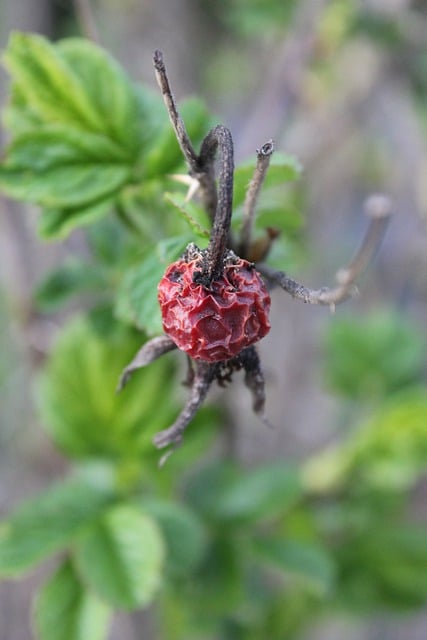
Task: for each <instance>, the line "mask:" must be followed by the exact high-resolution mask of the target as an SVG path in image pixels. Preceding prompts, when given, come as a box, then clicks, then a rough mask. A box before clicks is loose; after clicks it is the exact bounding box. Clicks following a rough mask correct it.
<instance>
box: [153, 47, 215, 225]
mask: <svg viewBox="0 0 427 640" xmlns="http://www.w3.org/2000/svg"><path fill="white" fill-rule="evenodd" d="M153 63H154V69H155V72H156V80H157V84H158V85H159V88H160V91H161V92H162V96H163V100H164V103H165V105H166V109H167V111H168V114H169V119H170V121H171V124H172V127H173V129H174V131H175V135H176V139H177V140H178V144H179V146H180V147H181V150H182V153H183V155H184V158H185V160H186V162H187V165H188V169H189V173H190V175H191V176H192V177H193V178H195V179H196V180H198V182H199V184H200V190H201V198H202V201H203V205H204V207H205V209H206V211H207V212H208V215H209V216H210V218H211V220H213V219H214V217H215V212H216V208H217V192H216V185H215V171H214V165H213V161H214V156H213V157H212V158H210V161H207V158H204V159H203V160H202V161H201V156H199V155H198V154H197V153H196V151H195V150H194V147H193V145H192V143H191V140H190V138H189V136H188V133H187V130H186V128H185V124H184V121H183V119H182V118H181V116H180V114H179V111H178V107H177V105H176V102H175V98H174V96H173V93H172V90H171V87H170V83H169V78H168V75H167V71H166V66H165V63H164V61H163V54H162V52H161V51H155V52H154V56H153Z"/></svg>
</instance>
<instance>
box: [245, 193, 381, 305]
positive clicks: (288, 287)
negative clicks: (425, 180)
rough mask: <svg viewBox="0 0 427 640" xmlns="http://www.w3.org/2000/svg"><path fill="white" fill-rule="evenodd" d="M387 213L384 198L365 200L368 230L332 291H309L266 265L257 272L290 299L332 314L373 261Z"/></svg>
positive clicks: (378, 196)
mask: <svg viewBox="0 0 427 640" xmlns="http://www.w3.org/2000/svg"><path fill="white" fill-rule="evenodd" d="M391 209H392V205H391V201H390V199H389V198H387V197H386V196H383V195H374V196H371V197H370V198H368V199H367V201H366V203H365V210H366V214H367V215H368V216H369V218H370V224H369V227H368V230H367V232H366V234H365V237H364V238H363V240H362V242H361V245H360V247H359V249H358V250H357V251H356V254H355V256H354V258H353V259H352V260H351V261H350V263H349V264H348V265H347V266H346V267H344V268H342V269H340V270H339V271H338V272H337V274H336V279H337V282H338V284H337V286H336V287H334V288H331V289H329V288H327V287H323V288H322V289H309V288H308V287H306V286H304V285H302V284H300V283H298V282H297V281H296V280H293V278H290V277H289V276H287V275H286V274H285V273H283V271H276V270H275V269H272V268H271V267H268V266H267V265H257V268H258V269H259V271H260V273H262V274H263V275H264V276H265V277H266V278H267V279H268V280H270V281H271V282H273V283H274V284H277V285H279V286H280V287H282V289H284V290H285V291H286V292H287V293H289V294H290V295H291V296H292V297H293V298H297V299H298V300H302V301H303V302H308V303H310V304H321V305H327V306H329V307H330V308H331V310H332V311H333V310H334V307H335V305H336V304H338V303H340V302H344V300H346V299H347V298H349V297H350V296H351V295H353V294H354V292H355V291H357V289H356V287H355V284H354V283H355V280H356V279H357V278H358V277H359V276H360V275H361V273H363V271H364V270H365V269H366V267H367V266H368V264H369V262H370V261H371V260H372V258H373V257H374V255H375V253H376V251H377V249H378V247H379V245H380V243H381V241H382V238H383V236H384V233H385V230H386V228H387V224H388V221H389V218H390V215H391Z"/></svg>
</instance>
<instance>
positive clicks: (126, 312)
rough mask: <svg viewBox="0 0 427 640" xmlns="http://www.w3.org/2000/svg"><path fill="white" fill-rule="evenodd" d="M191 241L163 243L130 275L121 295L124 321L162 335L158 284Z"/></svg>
mask: <svg viewBox="0 0 427 640" xmlns="http://www.w3.org/2000/svg"><path fill="white" fill-rule="evenodd" d="M191 239H192V236H190V235H188V236H179V237H175V238H168V240H165V241H162V242H160V243H159V244H158V245H157V246H156V247H154V248H152V249H151V251H149V252H147V253H146V255H145V257H144V259H143V260H141V263H140V264H139V265H138V266H136V267H133V268H131V269H130V270H129V271H128V272H127V273H126V275H125V277H124V278H123V282H122V283H121V285H120V287H119V290H118V292H117V302H116V314H117V316H118V317H119V318H120V319H121V320H123V321H124V322H127V323H129V324H132V325H135V326H136V327H138V328H139V329H143V330H144V331H145V332H146V333H147V334H148V335H156V334H158V333H161V332H162V321H161V315H160V308H159V303H158V300H157V285H158V284H159V282H160V279H161V278H162V276H163V273H164V271H165V269H166V267H167V265H168V264H169V263H170V262H172V261H173V260H176V259H177V258H178V256H179V255H181V253H182V252H183V250H184V249H185V247H186V245H187V244H188V242H190V241H191Z"/></svg>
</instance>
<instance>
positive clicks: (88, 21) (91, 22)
mask: <svg viewBox="0 0 427 640" xmlns="http://www.w3.org/2000/svg"><path fill="white" fill-rule="evenodd" d="M74 9H75V12H76V17H77V22H78V23H79V25H80V29H81V31H82V33H83V35H84V36H85V38H87V39H88V40H92V42H96V43H98V44H99V42H100V39H99V32H98V28H97V26H96V22H95V18H94V16H93V11H92V7H91V5H90V0H74Z"/></svg>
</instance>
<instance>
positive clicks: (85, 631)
mask: <svg viewBox="0 0 427 640" xmlns="http://www.w3.org/2000/svg"><path fill="white" fill-rule="evenodd" d="M33 616H34V625H35V630H36V632H37V637H38V639H39V640H89V639H90V640H104V639H105V638H106V636H107V630H108V625H109V621H110V617H111V611H110V609H109V608H108V607H107V605H106V604H105V603H104V602H102V601H101V600H100V599H99V598H98V597H97V596H96V595H95V594H93V593H92V592H91V591H88V590H87V589H86V587H85V586H84V585H83V584H82V583H81V581H80V580H79V578H78V576H77V575H76V573H75V571H74V568H73V566H72V564H71V562H70V561H69V560H66V561H65V562H64V563H63V564H62V565H61V566H60V567H59V568H58V569H57V570H56V571H55V573H54V574H53V575H52V576H51V577H50V578H49V580H48V581H47V582H46V583H45V584H44V585H43V586H42V588H41V590H40V591H39V593H38V594H37V597H36V600H35V603H34V610H33Z"/></svg>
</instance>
